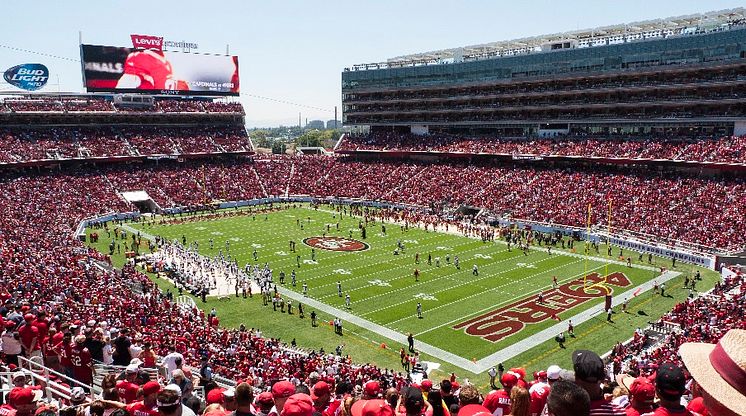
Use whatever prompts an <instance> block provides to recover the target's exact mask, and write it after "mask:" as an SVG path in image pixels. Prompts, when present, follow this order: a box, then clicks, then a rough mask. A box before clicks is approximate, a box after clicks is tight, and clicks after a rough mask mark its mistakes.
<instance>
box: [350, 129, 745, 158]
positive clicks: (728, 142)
mask: <svg viewBox="0 0 746 416" xmlns="http://www.w3.org/2000/svg"><path fill="white" fill-rule="evenodd" d="M336 150H338V151H361V150H378V151H395V152H401V151H405V152H413V151H416V152H442V153H474V154H478V153H485V154H495V155H531V156H541V157H546V156H579V157H599V158H622V159H663V160H677V161H693V162H719V163H746V136H727V137H705V138H690V137H678V138H677V137H634V136H631V137H614V136H612V137H596V136H594V135H592V134H583V135H575V136H569V137H566V136H562V137H552V138H538V137H536V138H511V137H504V138H503V137H459V136H451V135H428V136H421V135H413V134H397V133H377V134H371V135H358V136H356V135H346V136H345V140H343V141H342V142H341V143H340V145H339V146H338V147H337V149H336Z"/></svg>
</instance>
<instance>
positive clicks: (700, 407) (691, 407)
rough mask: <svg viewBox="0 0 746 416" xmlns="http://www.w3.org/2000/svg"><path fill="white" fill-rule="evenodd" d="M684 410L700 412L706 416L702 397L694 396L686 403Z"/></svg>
mask: <svg viewBox="0 0 746 416" xmlns="http://www.w3.org/2000/svg"><path fill="white" fill-rule="evenodd" d="M686 410H688V411H690V412H693V413H697V414H700V415H702V416H707V415H708V413H707V408H706V407H705V402H704V399H703V398H702V397H696V398H694V399H692V401H690V402H689V404H687V405H686Z"/></svg>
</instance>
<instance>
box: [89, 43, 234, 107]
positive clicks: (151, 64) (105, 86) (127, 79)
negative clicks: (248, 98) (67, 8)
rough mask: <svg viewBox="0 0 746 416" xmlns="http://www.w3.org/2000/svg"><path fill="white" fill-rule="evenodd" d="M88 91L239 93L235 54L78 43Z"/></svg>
mask: <svg viewBox="0 0 746 416" xmlns="http://www.w3.org/2000/svg"><path fill="white" fill-rule="evenodd" d="M80 47H81V61H82V64H83V82H84V83H85V87H86V90H87V91H88V92H123V93H124V92H140V93H150V94H168V95H230V96H237V95H239V79H238V56H225V55H205V54H194V53H183V52H173V51H159V50H153V49H134V48H125V47H117V46H100V45H81V46H80Z"/></svg>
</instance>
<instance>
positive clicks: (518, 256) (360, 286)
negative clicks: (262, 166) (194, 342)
mask: <svg viewBox="0 0 746 416" xmlns="http://www.w3.org/2000/svg"><path fill="white" fill-rule="evenodd" d="M360 221H361V219H360V218H358V217H351V216H349V215H342V214H340V213H338V212H334V211H333V210H332V209H331V208H330V207H328V206H324V207H323V208H321V209H318V210H315V209H312V208H310V207H301V206H299V207H296V208H288V209H280V210H277V211H274V212H270V213H268V214H257V215H242V216H235V217H230V218H219V219H207V220H200V221H189V222H185V223H181V224H166V225H150V224H142V223H137V224H132V225H131V226H132V227H133V228H135V229H137V230H141V231H142V232H143V233H146V234H149V235H153V236H154V235H159V236H162V237H165V238H167V239H176V240H179V241H181V240H182V238H186V241H187V244H189V243H191V242H193V241H198V242H199V251H200V253H201V254H203V255H207V256H215V255H218V253H219V252H222V253H223V254H228V253H229V254H230V255H231V256H233V258H236V259H237V260H238V263H239V265H240V266H244V265H245V264H247V263H250V264H260V265H263V264H264V263H265V262H266V263H269V265H270V267H271V268H272V269H273V271H274V281H275V283H277V284H278V285H279V286H282V287H284V288H285V289H286V290H287V291H292V292H294V294H293V295H294V296H293V297H294V298H296V299H301V301H303V299H304V296H303V294H302V287H303V284H306V285H307V286H308V293H307V297H306V299H307V300H308V301H309V302H310V301H318V302H321V304H323V305H326V306H328V307H329V310H328V311H327V312H330V314H331V315H333V314H334V312H333V311H335V310H341V311H345V312H347V313H350V314H352V315H355V316H356V317H357V318H360V319H362V320H364V321H366V322H369V323H371V324H372V325H374V326H375V327H377V328H385V329H386V330H389V331H393V332H396V333H399V334H402V335H406V334H407V333H410V332H411V333H413V334H414V335H415V337H416V339H417V341H418V342H420V343H425V344H429V345H432V346H434V347H437V348H438V349H440V350H443V351H446V352H448V353H451V354H454V355H456V356H458V357H462V358H464V359H467V360H481V359H483V358H485V357H488V356H490V354H493V353H495V352H496V351H500V350H502V349H504V348H506V347H509V346H511V345H515V344H516V343H517V342H519V341H521V340H524V339H526V338H528V337H530V336H531V335H535V334H537V333H539V332H541V331H543V330H547V329H548V328H551V327H552V326H554V325H558V322H557V321H558V320H559V319H561V320H562V321H563V322H562V325H563V326H566V324H565V322H564V321H567V320H568V319H571V318H572V317H574V316H578V314H581V313H582V312H584V311H586V310H588V309H589V308H591V307H594V306H596V307H598V306H599V305H600V304H603V302H604V295H605V294H606V292H607V290H608V291H609V292H610V293H612V294H613V295H614V296H617V295H619V296H621V294H622V293H625V294H626V295H629V294H630V293H631V292H632V290H633V289H634V288H635V287H637V286H639V285H640V284H642V283H645V282H650V281H651V280H653V279H657V278H658V276H659V275H660V272H659V270H658V268H657V267H650V266H647V265H642V264H640V265H638V264H633V267H628V266H627V265H626V264H624V263H623V262H620V261H618V260H617V259H616V256H617V254H618V249H615V250H614V258H613V259H612V258H607V257H606V253H605V251H602V252H601V253H600V254H596V252H595V251H593V252H592V253H591V254H590V255H589V256H585V255H580V254H577V253H573V252H571V251H570V250H561V249H560V248H554V249H553V250H552V253H551V254H549V253H548V252H547V249H546V248H545V247H542V246H532V248H531V250H530V251H529V252H528V253H524V252H523V251H521V250H517V249H516V248H515V247H514V248H513V249H512V250H511V251H508V247H507V245H506V244H504V243H503V242H482V241H481V240H479V239H473V238H467V237H463V236H460V235H455V234H453V233H445V232H433V231H432V230H430V231H425V230H423V229H420V228H409V229H408V230H403V229H402V227H400V226H399V225H398V224H385V227H386V233H385V235H384V234H383V232H382V231H383V229H382V224H381V223H375V224H373V223H369V224H368V225H367V226H366V227H365V231H366V232H365V234H366V235H365V238H363V235H362V231H361V228H360ZM337 225H339V228H337ZM211 239H212V240H213V248H212V249H210V244H209V241H210V240H211ZM290 241H294V242H296V246H295V252H292V251H291V247H290ZM226 242H228V247H229V249H227V248H226ZM399 242H401V244H402V245H403V246H404V250H399V254H398V255H395V254H394V252H395V250H396V249H397V246H398V244H399ZM575 248H576V249H577V251H578V252H582V251H583V242H577V243H576V244H575ZM254 251H256V254H257V261H255V260H254V257H253V255H254ZM417 253H419V262H416V255H417ZM625 254H627V253H625ZM628 255H630V256H632V257H633V259H634V260H635V261H634V262H633V263H637V262H636V260H637V253H631V252H630V253H628ZM456 256H458V257H459V260H460V268H457V267H456V266H455V257H456ZM428 257H430V261H428ZM474 265H476V266H477V271H476V272H475V271H474V268H473V266H474ZM415 269H418V270H419V278H418V279H417V280H418V281H416V280H415ZM293 270H295V272H296V274H297V282H296V285H295V286H293V285H292V283H291V280H290V274H291V272H292V271H293ZM280 271H284V272H285V274H286V276H287V277H286V279H285V283H284V285H280V284H279V279H278V275H279V273H280ZM554 276H556V278H557V281H558V284H557V287H553V283H552V280H553V277H554ZM584 277H585V279H584ZM338 282H339V285H341V289H342V296H340V294H339V291H338ZM592 284H595V286H594V287H592V288H590V289H589V290H584V287H587V286H589V285H592ZM285 293H291V292H285ZM539 293H542V299H539ZM347 294H349V296H350V305H349V307H348V306H347V305H346V295H347ZM418 303H421V305H422V317H421V318H420V317H418V314H417V304H418ZM332 308H336V309H332ZM218 309H219V307H218ZM307 309H308V308H307ZM306 313H309V311H308V310H307V311H306ZM384 335H385V334H384ZM532 346H533V345H532Z"/></svg>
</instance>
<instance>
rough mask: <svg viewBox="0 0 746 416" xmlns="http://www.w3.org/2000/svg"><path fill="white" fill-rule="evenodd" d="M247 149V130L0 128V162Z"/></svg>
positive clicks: (248, 141) (204, 128) (249, 146)
mask: <svg viewBox="0 0 746 416" xmlns="http://www.w3.org/2000/svg"><path fill="white" fill-rule="evenodd" d="M251 150H253V147H252V145H251V141H250V140H249V138H248V136H247V135H246V131H245V130H244V129H242V128H239V127H231V126H228V127H224V126H199V127H196V126H195V127H157V126H149V127H137V126H130V127H117V128H115V127H38V128H35V129H26V128H24V129H19V128H4V129H0V163H23V162H31V161H39V160H64V159H71V158H78V159H88V158H92V157H113V156H147V155H156V154H166V155H184V154H196V153H225V152H239V151H251Z"/></svg>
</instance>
